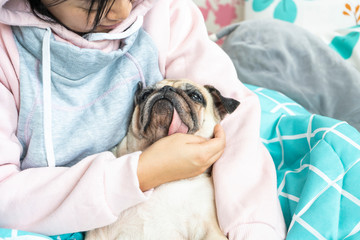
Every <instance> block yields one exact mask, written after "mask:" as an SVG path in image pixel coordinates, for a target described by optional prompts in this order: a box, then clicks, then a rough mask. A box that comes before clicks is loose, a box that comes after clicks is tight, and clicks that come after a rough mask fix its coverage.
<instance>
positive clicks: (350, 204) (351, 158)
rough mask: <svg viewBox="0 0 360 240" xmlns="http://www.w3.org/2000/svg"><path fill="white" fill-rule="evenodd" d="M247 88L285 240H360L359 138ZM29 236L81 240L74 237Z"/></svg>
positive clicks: (5, 234) (277, 96)
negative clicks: (273, 173) (256, 106)
mask: <svg viewBox="0 0 360 240" xmlns="http://www.w3.org/2000/svg"><path fill="white" fill-rule="evenodd" d="M247 87H248V88H249V89H251V90H252V91H254V92H255V93H256V94H257V95H258V96H259V99H260V104H261V108H262V120H261V139H262V141H263V143H264V145H265V146H266V147H267V149H268V150H269V152H270V153H271V156H272V157H273V160H274V163H275V166H276V169H277V180H278V196H279V200H280V203H281V207H282V210H283V214H284V217H285V221H286V225H287V227H288V236H287V239H290V240H295V239H306V240H312V239H326V240H330V239H348V240H352V239H360V187H359V186H358V183H359V182H360V164H359V162H360V133H359V132H358V131H357V130H356V129H355V128H353V127H352V126H350V125H349V124H347V123H346V122H343V121H339V120H335V119H332V118H328V117H323V116H319V115H314V114H310V113H309V112H308V111H306V110H305V109H304V108H303V107H302V106H300V105H299V104H297V103H295V102H294V101H292V100H291V99H289V98H288V97H286V96H285V95H283V94H281V93H279V92H276V91H273V90H269V89H265V88H260V87H255V86H253V85H247ZM12 234H13V235H14V236H15V234H20V235H24V234H26V233H24V232H15V230H7V229H0V239H1V238H2V239H21V238H11V236H12ZM27 234H31V233H27ZM32 236H33V238H30V239H39V240H40V239H48V240H49V239H59V240H82V239H83V235H82V234H80V233H76V234H67V235H62V236H53V237H51V238H49V237H46V236H42V237H41V236H40V235H36V236H35V235H32ZM35 237H36V238H35Z"/></svg>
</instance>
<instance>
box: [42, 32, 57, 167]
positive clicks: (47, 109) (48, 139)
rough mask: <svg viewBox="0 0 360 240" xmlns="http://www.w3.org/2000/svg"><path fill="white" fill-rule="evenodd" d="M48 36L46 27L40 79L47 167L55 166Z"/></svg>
mask: <svg viewBox="0 0 360 240" xmlns="http://www.w3.org/2000/svg"><path fill="white" fill-rule="evenodd" d="M50 37H51V29H50V28H46V32H45V34H44V38H43V44H42V80H43V106H44V110H43V111H44V113H43V118H44V119H43V126H44V143H45V152H46V159H47V162H48V166H49V167H55V154H54V145H53V139H52V111H51V107H52V106H51V105H52V104H51V65H50V63H51V62H50V61H51V59H50Z"/></svg>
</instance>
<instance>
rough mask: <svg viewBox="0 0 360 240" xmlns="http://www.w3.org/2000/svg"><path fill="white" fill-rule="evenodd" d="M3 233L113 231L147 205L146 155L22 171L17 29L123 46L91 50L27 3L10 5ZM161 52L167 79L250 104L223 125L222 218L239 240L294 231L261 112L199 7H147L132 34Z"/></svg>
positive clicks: (0, 2) (4, 3) (145, 2)
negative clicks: (128, 212)
mask: <svg viewBox="0 0 360 240" xmlns="http://www.w3.org/2000/svg"><path fill="white" fill-rule="evenodd" d="M0 7H1V8H0V22H1V23H2V24H1V23H0V116H1V121H0V196H1V197H0V216H1V217H0V227H2V228H16V229H21V230H27V231H32V232H38V233H42V234H46V235H55V234H62V233H69V232H78V231H85V230H89V229H92V228H96V227H100V226H104V225H107V224H110V223H112V222H114V221H115V220H116V217H117V216H118V215H119V213H120V212H121V211H123V210H124V209H126V208H129V207H131V206H133V205H135V204H137V203H140V202H142V201H146V199H147V198H148V197H150V196H151V191H148V192H145V193H143V192H141V190H140V189H139V183H138V179H137V163H138V157H139V153H133V154H129V155H126V156H124V157H122V158H121V160H116V159H115V157H114V155H112V154H111V153H110V152H102V153H99V154H95V155H92V156H89V157H87V158H85V159H83V160H82V161H80V162H79V163H78V164H76V165H74V166H73V167H53V168H52V167H47V168H31V169H26V170H24V171H20V160H19V159H20V156H21V154H22V151H23V149H22V146H21V144H20V143H19V141H18V139H17V137H16V131H17V121H18V116H19V107H20V106H19V105H20V94H19V92H20V91H19V71H20V67H19V65H20V63H19V55H18V51H17V47H16V45H15V41H14V38H13V35H12V31H11V28H10V26H11V25H23V26H24V25H26V26H38V27H42V28H46V27H51V29H52V31H53V32H54V33H55V34H56V39H57V40H58V41H66V42H70V43H72V44H74V45H76V46H79V47H81V48H96V49H102V50H104V51H107V52H108V51H112V50H115V49H117V48H118V44H119V41H118V40H103V41H97V42H89V41H87V40H85V39H83V38H81V37H80V36H78V35H76V34H74V33H72V32H70V31H68V30H66V29H65V28H63V27H62V26H59V25H55V24H52V25H50V24H48V23H45V22H42V21H40V20H39V19H37V18H36V17H35V16H33V15H32V14H31V12H30V11H29V10H28V8H27V7H26V5H25V3H24V0H9V1H8V0H0ZM139 15H141V16H144V25H143V27H144V29H145V31H146V32H148V33H149V34H150V36H151V37H152V39H153V41H154V42H155V44H156V45H157V47H158V50H159V66H160V70H161V72H162V74H163V76H164V77H165V78H189V79H193V80H195V81H197V82H199V83H201V84H210V85H213V86H215V87H216V88H218V89H219V90H220V91H221V92H222V93H224V95H225V96H228V97H233V98H236V99H238V100H239V101H240V102H241V105H240V107H239V108H238V109H237V110H236V111H235V112H234V113H233V114H231V115H229V116H227V117H226V118H225V120H224V121H223V123H222V125H223V127H224V129H225V132H226V136H227V147H226V150H225V152H224V154H223V156H222V157H221V159H219V160H218V161H217V162H216V163H215V166H214V168H213V177H214V184H215V195H216V196H215V197H216V206H217V212H218V219H219V223H220V226H221V228H222V230H223V232H224V233H225V234H226V235H227V236H228V238H229V239H284V238H285V234H286V228H285V224H284V220H283V216H282V212H281V208H280V204H279V201H278V198H277V194H276V172H275V168H274V164H273V162H272V159H271V156H270V155H269V153H268V152H267V150H266V148H265V147H264V146H263V145H262V143H261V142H260V138H259V128H260V105H259V101H258V99H257V97H256V95H255V94H253V93H252V92H251V91H249V90H248V89H247V88H246V87H245V86H244V85H242V84H241V82H240V81H239V80H238V79H237V76H236V71H235V69H234V67H233V65H232V63H231V60H230V59H229V58H228V57H227V56H226V54H225V53H224V52H223V51H222V50H221V49H220V48H219V47H218V46H217V45H216V44H215V43H213V42H211V41H210V40H209V39H208V37H207V31H206V28H205V25H204V22H203V19H202V16H201V13H200V11H199V10H198V9H197V7H196V6H195V4H194V3H193V2H192V1H191V0H137V1H135V3H134V8H133V11H132V13H131V15H130V16H129V18H128V19H126V20H125V21H124V22H123V24H122V25H120V26H119V27H118V28H117V29H114V30H113V31H112V32H114V33H116V32H122V31H123V30H124V29H126V28H127V27H128V26H129V25H130V24H131V23H133V21H134V20H135V19H136V17H137V16H139Z"/></svg>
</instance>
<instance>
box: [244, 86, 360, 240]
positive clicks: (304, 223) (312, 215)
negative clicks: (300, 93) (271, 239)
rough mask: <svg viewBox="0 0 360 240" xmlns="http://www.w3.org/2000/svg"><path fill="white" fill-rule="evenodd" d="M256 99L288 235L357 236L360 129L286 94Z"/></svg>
mask: <svg viewBox="0 0 360 240" xmlns="http://www.w3.org/2000/svg"><path fill="white" fill-rule="evenodd" d="M247 86H248V87H249V88H250V89H251V90H252V91H254V92H255V93H256V94H257V95H258V96H259V99H260V103H261V109H262V119H261V138H262V141H263V143H264V144H265V146H266V147H267V149H268V150H269V152H270V153H271V156H272V157H273V160H274V163H275V166H276V169H277V182H278V196H279V200H280V203H281V207H282V210H283V214H284V217H285V221H286V225H287V227H288V235H287V239H291V240H293V239H294V240H295V239H306V240H312V239H326V240H330V239H348V240H350V239H360V231H359V230H360V187H359V186H358V184H359V182H360V164H359V162H360V133H359V132H358V131H357V130H356V129H355V128H353V127H352V126H350V125H349V124H347V123H346V122H342V121H338V120H335V119H332V118H328V117H323V116H319V115H313V114H310V113H309V112H307V111H306V110H305V109H304V108H303V107H302V106H300V105H298V104H297V103H295V102H294V101H292V100H291V99H289V98H287V97H286V96H284V95H282V94H280V93H278V92H275V91H272V90H268V89H264V88H260V87H255V86H252V85H247Z"/></svg>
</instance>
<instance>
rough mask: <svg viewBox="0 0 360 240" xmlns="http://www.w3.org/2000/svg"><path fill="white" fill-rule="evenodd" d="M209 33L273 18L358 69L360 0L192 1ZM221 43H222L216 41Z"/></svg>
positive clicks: (359, 59) (359, 68) (359, 67)
mask: <svg viewBox="0 0 360 240" xmlns="http://www.w3.org/2000/svg"><path fill="white" fill-rule="evenodd" d="M194 2H195V3H196V4H197V5H198V7H199V8H200V10H201V12H202V14H203V16H204V20H205V23H206V26H207V29H208V32H209V34H211V33H215V32H218V31H219V30H220V29H222V28H223V27H225V26H227V25H229V24H231V23H234V22H240V21H243V20H250V19H266V18H275V19H279V20H283V21H287V22H291V23H294V24H296V25H299V26H301V27H303V28H305V29H307V30H309V31H310V32H312V33H314V34H315V35H317V36H318V37H319V38H321V39H322V40H324V42H325V43H326V44H328V45H329V47H331V48H332V49H334V50H335V51H336V52H338V53H339V54H340V55H341V56H342V57H343V58H344V59H345V60H347V61H348V62H350V63H351V64H353V65H354V67H356V68H357V69H358V70H360V43H359V42H360V40H359V39H360V28H359V26H360V0H331V1H329V0H194ZM218 43H219V44H221V41H220V42H218Z"/></svg>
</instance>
